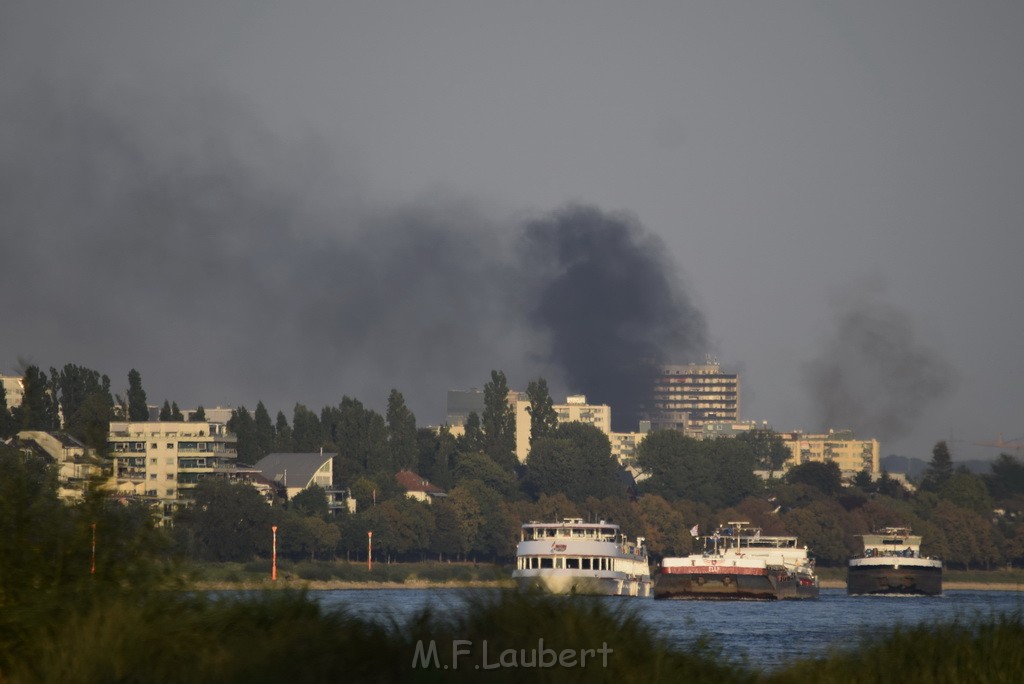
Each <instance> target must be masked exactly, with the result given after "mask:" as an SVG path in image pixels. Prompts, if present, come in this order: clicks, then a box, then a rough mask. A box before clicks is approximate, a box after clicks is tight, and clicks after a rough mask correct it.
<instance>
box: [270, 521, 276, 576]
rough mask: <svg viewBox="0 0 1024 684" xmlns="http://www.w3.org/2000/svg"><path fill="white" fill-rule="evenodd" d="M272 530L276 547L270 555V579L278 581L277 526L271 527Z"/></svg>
mask: <svg viewBox="0 0 1024 684" xmlns="http://www.w3.org/2000/svg"><path fill="white" fill-rule="evenodd" d="M270 529H271V530H272V531H273V533H274V546H273V550H272V551H271V553H270V579H271V581H275V582H276V581H277V525H271V526H270Z"/></svg>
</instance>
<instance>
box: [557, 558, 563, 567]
mask: <svg viewBox="0 0 1024 684" xmlns="http://www.w3.org/2000/svg"><path fill="white" fill-rule="evenodd" d="M555 567H556V568H561V567H562V559H561V558H556V559H555Z"/></svg>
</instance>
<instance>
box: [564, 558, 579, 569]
mask: <svg viewBox="0 0 1024 684" xmlns="http://www.w3.org/2000/svg"><path fill="white" fill-rule="evenodd" d="M565 567H567V568H569V569H570V570H579V569H580V559H579V558H566V559H565Z"/></svg>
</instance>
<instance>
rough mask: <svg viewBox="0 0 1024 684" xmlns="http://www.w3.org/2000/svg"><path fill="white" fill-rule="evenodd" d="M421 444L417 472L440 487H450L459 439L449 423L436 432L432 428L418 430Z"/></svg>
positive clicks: (418, 440)
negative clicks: (452, 431)
mask: <svg viewBox="0 0 1024 684" xmlns="http://www.w3.org/2000/svg"><path fill="white" fill-rule="evenodd" d="M416 440H417V443H418V445H419V448H418V450H419V457H418V459H417V465H416V468H417V470H416V472H418V473H419V474H420V475H422V476H423V477H425V478H427V479H428V480H430V481H431V482H433V483H434V484H436V485H437V486H438V487H441V488H442V489H448V488H449V487H451V485H452V468H453V467H454V466H455V460H456V457H457V456H456V455H457V453H458V440H457V439H456V438H455V437H453V436H452V433H451V430H450V429H449V428H448V426H447V425H442V426H441V428H440V430H438V431H437V432H436V433H435V432H434V431H433V430H432V429H431V428H419V429H418V430H416Z"/></svg>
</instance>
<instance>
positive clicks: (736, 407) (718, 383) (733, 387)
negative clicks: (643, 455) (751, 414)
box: [644, 360, 740, 432]
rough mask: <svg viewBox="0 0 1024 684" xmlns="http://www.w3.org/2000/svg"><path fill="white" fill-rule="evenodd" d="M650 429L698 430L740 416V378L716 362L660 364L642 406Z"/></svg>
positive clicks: (736, 419)
mask: <svg viewBox="0 0 1024 684" xmlns="http://www.w3.org/2000/svg"><path fill="white" fill-rule="evenodd" d="M644 412H645V414H646V415H647V418H648V419H649V420H650V421H651V429H652V430H679V431H681V432H696V431H700V430H701V429H702V427H703V426H704V424H706V423H719V422H729V421H732V422H735V421H739V419H740V379H739V376H738V375H737V374H735V373H724V372H722V367H721V365H720V364H719V363H718V362H717V361H713V360H708V362H707V363H701V364H696V363H691V364H685V365H666V366H662V368H661V372H660V373H659V374H658V375H657V376H656V377H655V379H654V381H653V386H652V388H651V395H650V397H649V399H648V402H647V405H646V406H645V407H644Z"/></svg>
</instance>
